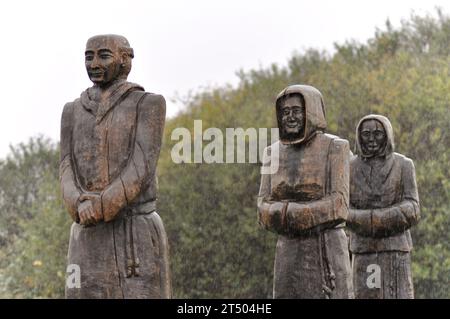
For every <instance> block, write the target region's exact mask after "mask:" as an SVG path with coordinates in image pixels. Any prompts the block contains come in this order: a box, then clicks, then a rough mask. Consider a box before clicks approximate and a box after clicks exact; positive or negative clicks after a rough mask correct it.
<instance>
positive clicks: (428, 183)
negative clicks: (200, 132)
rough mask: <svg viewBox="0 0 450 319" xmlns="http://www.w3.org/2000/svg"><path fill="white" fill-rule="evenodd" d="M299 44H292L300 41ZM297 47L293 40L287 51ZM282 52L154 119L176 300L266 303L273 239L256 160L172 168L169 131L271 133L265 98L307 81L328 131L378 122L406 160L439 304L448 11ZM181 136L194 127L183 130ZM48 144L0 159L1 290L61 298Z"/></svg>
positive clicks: (38, 141)
mask: <svg viewBox="0 0 450 319" xmlns="http://www.w3.org/2000/svg"><path fill="white" fill-rule="evenodd" d="M299 41H300V39H299ZM295 45H296V44H295V43H293V46H295ZM335 49H336V50H335V52H333V53H328V52H320V51H317V50H315V49H310V50H307V51H305V52H302V53H295V54H293V56H292V57H291V58H290V59H289V60H288V61H287V64H286V65H285V66H279V65H275V64H274V65H272V66H270V67H268V68H261V69H258V70H250V71H245V72H244V71H239V72H238V76H239V78H240V84H239V85H238V86H237V87H230V86H227V85H224V86H222V87H217V88H210V89H204V90H202V91H201V92H198V93H197V94H195V95H194V96H191V97H189V98H188V99H187V101H186V109H185V111H184V112H183V113H181V114H179V115H178V116H177V117H175V118H173V119H170V120H168V121H167V123H166V128H165V137H164V144H163V149H162V151H161V157H160V161H159V164H158V176H159V186H160V190H159V194H160V195H159V212H160V214H161V216H162V218H163V220H164V222H165V225H166V230H167V233H168V234H169V241H170V247H171V268H172V273H173V290H174V294H175V297H179V298H270V297H271V290H272V268H273V259H274V250H275V243H276V237H275V235H273V234H270V233H268V232H266V231H263V230H260V229H259V228H258V227H257V224H256V208H255V206H256V194H257V193H258V188H259V178H260V176H259V165H258V164H174V163H173V162H172V160H171V157H170V152H171V149H172V147H173V145H174V144H175V143H176V142H177V141H172V140H171V138H170V137H171V132H172V130H173V129H175V128H177V127H186V128H188V129H190V130H191V131H192V130H193V121H194V120H195V119H201V120H203V128H204V129H205V128H208V127H217V128H220V129H222V130H223V131H224V130H225V128H227V127H235V128H237V127H242V128H244V129H246V128H249V127H256V128H258V127H267V128H269V127H275V126H276V123H275V117H274V99H275V96H276V94H277V93H278V92H279V91H281V90H282V89H283V88H284V87H286V86H287V85H290V84H296V83H303V84H310V85H313V86H315V87H317V88H318V89H319V90H320V91H321V92H322V93H323V95H324V97H325V104H326V109H327V119H328V123H329V129H328V130H329V132H330V133H333V134H337V135H339V136H341V137H343V138H346V139H348V140H349V141H350V143H351V145H353V144H354V139H355V136H354V130H355V125H356V123H357V122H358V120H359V119H360V118H361V117H362V116H364V115H366V114H368V113H380V114H384V115H386V116H388V117H389V118H390V120H391V122H392V124H393V127H394V134H395V142H396V150H397V151H398V152H400V153H402V154H405V155H406V156H408V157H410V158H412V159H413V160H414V162H415V166H416V173H417V182H418V187H419V194H420V198H421V213H422V220H421V222H420V224H419V225H418V226H417V227H415V228H414V229H413V230H412V235H413V241H414V244H415V249H414V250H413V253H412V260H413V279H414V285H415V294H416V298H450V284H449V278H450V247H449V246H450V240H449V239H450V238H449V236H450V207H449V203H450V179H449V174H450V162H449V146H450V139H449V132H448V131H449V130H448V129H449V123H450V115H449V113H450V112H449V111H450V107H449V106H450V71H449V67H450V17H449V16H448V15H447V14H445V13H443V12H441V11H439V10H437V12H436V14H435V15H433V16H416V15H412V16H411V17H410V18H409V19H408V20H407V21H404V22H403V23H402V26H401V27H400V28H393V27H392V26H391V24H390V23H389V21H387V22H386V26H385V28H383V29H382V30H381V29H379V30H376V32H375V34H374V36H373V37H372V38H371V39H370V40H368V41H367V42H366V43H356V42H352V41H348V42H347V43H344V44H336V45H335ZM192 136H193V134H192ZM58 157H59V148H58V146H57V144H56V143H53V142H52V141H49V140H47V139H46V138H44V137H42V136H39V137H36V138H33V139H31V140H30V141H28V142H27V143H23V144H19V145H16V146H14V147H12V148H11V153H10V155H9V156H8V157H7V158H6V159H4V160H1V161H0V212H1V214H0V297H1V298H62V297H63V294H64V284H65V282H64V280H65V279H64V277H65V266H66V264H65V258H66V253H67V244H68V236H69V228H70V220H69V217H68V214H67V213H66V212H65V209H64V207H63V205H62V202H61V199H60V194H59V180H58V161H59V158H58Z"/></svg>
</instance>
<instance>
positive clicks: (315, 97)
mask: <svg viewBox="0 0 450 319" xmlns="http://www.w3.org/2000/svg"><path fill="white" fill-rule="evenodd" d="M275 109H276V115H277V120H278V127H279V130H280V140H279V141H278V142H276V143H274V144H272V145H270V146H269V147H267V148H266V150H265V158H264V159H263V165H264V166H263V168H268V167H269V166H270V165H271V163H273V162H274V161H275V162H276V163H278V170H275V171H273V172H271V173H270V174H264V173H263V171H262V176H261V186H260V192H259V196H258V218H259V223H260V225H261V226H262V227H263V228H265V229H267V230H269V231H272V232H274V233H276V234H278V243H277V246H276V254H275V267H274V268H275V269H274V287H273V296H274V298H316V299H318V298H353V289H352V278H351V269H350V259H349V253H348V241H347V236H346V234H345V232H344V226H345V221H346V219H347V215H348V204H349V203H348V198H349V189H348V187H349V186H348V185H349V157H350V156H349V155H350V152H349V146H348V142H347V141H346V140H344V139H341V138H339V137H337V136H334V135H330V134H326V133H325V129H326V127H327V122H326V120H325V108H324V102H323V98H322V94H321V93H320V92H319V91H318V90H317V89H316V88H314V87H311V86H306V85H293V86H289V87H287V88H286V89H284V90H283V91H282V92H281V93H280V94H279V95H278V97H277V99H276V103H275ZM265 171H268V169H267V170H265Z"/></svg>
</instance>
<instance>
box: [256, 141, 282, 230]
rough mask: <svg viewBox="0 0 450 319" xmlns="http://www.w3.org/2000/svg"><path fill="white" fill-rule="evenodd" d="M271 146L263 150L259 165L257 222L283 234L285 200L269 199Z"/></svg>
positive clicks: (267, 228) (265, 227)
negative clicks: (261, 162) (260, 164)
mask: <svg viewBox="0 0 450 319" xmlns="http://www.w3.org/2000/svg"><path fill="white" fill-rule="evenodd" d="M268 154H271V147H270V146H268V147H266V148H265V150H264V155H263V165H262V167H261V184H260V188H259V194H258V200H257V201H258V203H257V206H258V223H259V225H260V226H261V227H263V228H264V229H266V230H269V231H272V232H274V233H279V234H283V233H285V231H286V229H285V228H286V227H285V221H284V215H285V209H286V206H287V202H286V203H285V202H277V201H271V200H270V193H271V191H270V179H271V175H270V174H268V173H267V172H269V168H270V165H271V162H270V156H269V155H268Z"/></svg>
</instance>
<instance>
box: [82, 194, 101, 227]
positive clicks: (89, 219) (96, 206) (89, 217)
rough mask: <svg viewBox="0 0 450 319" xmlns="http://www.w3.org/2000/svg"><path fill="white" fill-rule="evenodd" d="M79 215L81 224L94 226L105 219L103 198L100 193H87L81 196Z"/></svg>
mask: <svg viewBox="0 0 450 319" xmlns="http://www.w3.org/2000/svg"><path fill="white" fill-rule="evenodd" d="M78 217H79V221H80V224H81V225H84V226H94V225H96V224H97V223H98V222H100V221H102V220H103V212H102V200H101V197H100V195H99V194H94V193H85V194H82V195H81V196H80V199H79V204H78Z"/></svg>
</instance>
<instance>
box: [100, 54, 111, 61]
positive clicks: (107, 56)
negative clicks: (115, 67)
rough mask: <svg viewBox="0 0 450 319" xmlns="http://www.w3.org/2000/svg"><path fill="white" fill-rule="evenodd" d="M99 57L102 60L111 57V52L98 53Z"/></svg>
mask: <svg viewBox="0 0 450 319" xmlns="http://www.w3.org/2000/svg"><path fill="white" fill-rule="evenodd" d="M100 58H101V59H103V60H106V59H109V58H112V55H111V54H100Z"/></svg>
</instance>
